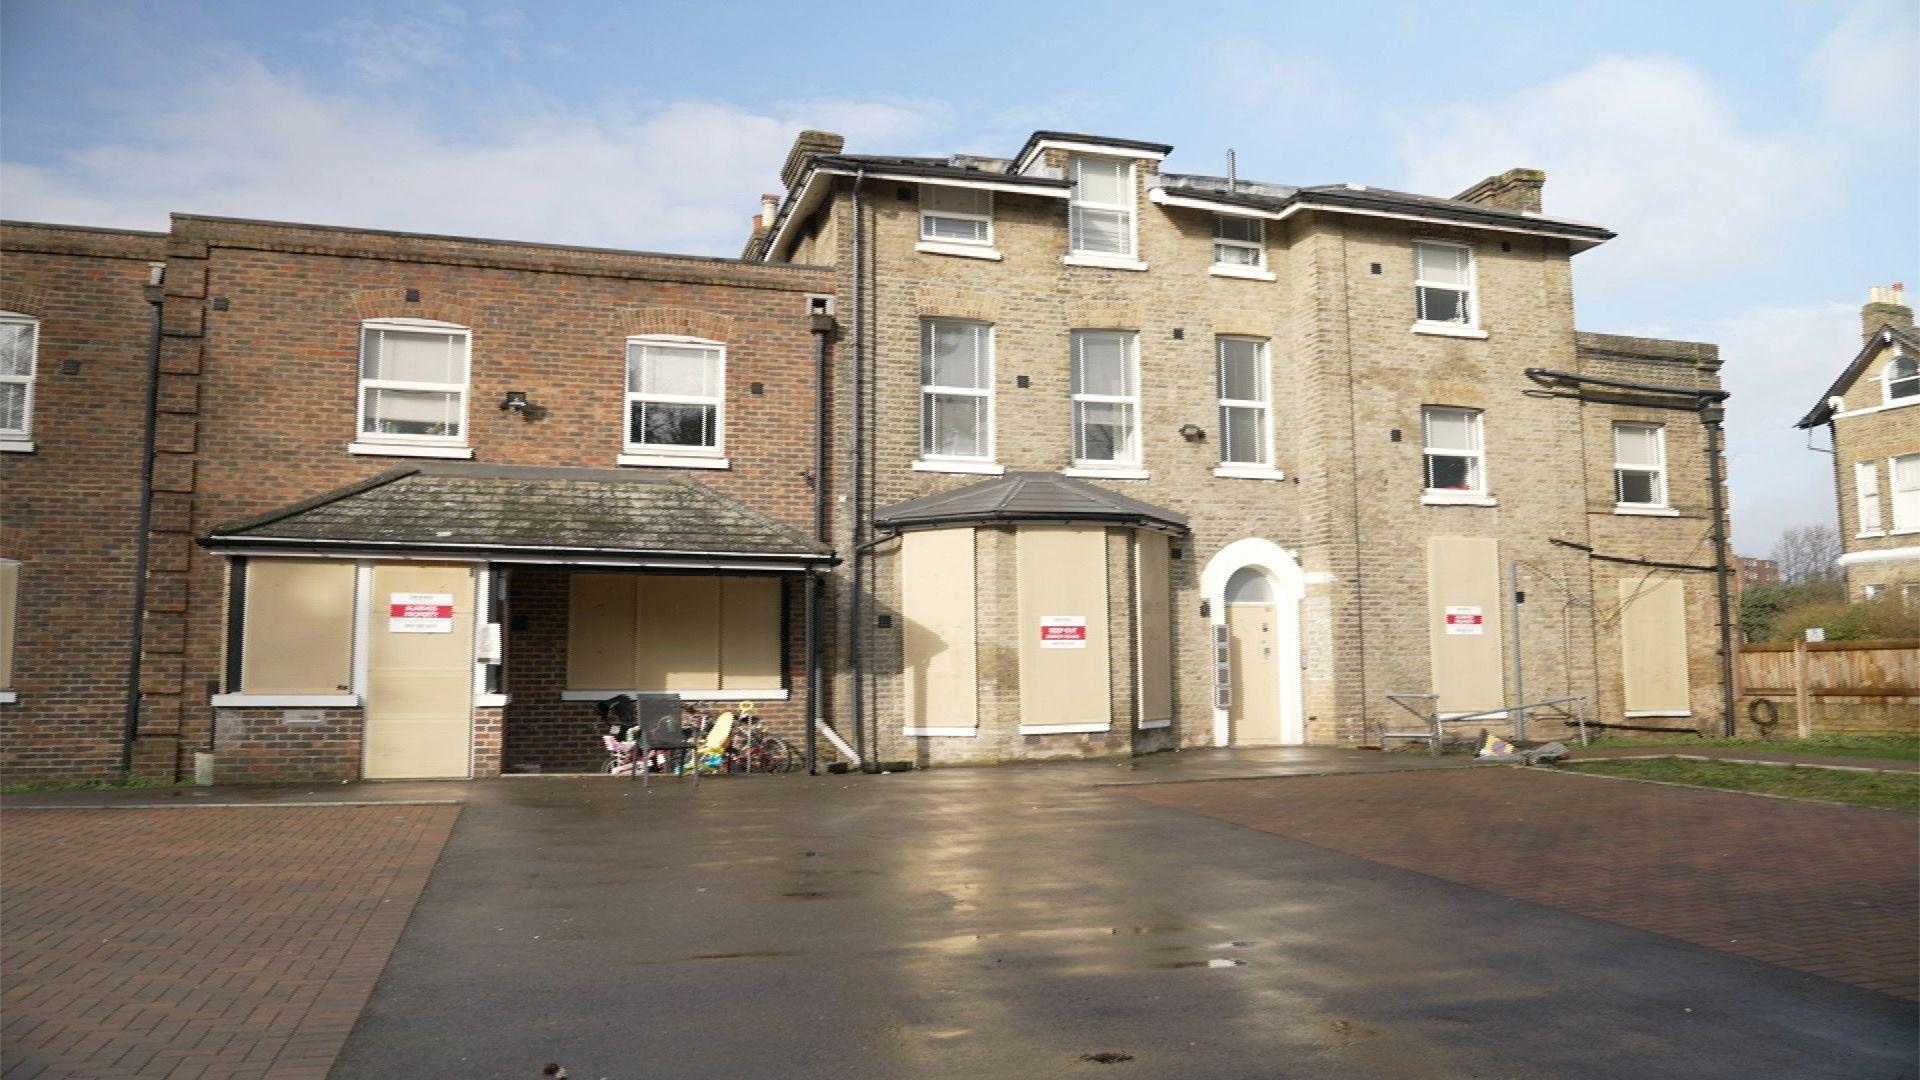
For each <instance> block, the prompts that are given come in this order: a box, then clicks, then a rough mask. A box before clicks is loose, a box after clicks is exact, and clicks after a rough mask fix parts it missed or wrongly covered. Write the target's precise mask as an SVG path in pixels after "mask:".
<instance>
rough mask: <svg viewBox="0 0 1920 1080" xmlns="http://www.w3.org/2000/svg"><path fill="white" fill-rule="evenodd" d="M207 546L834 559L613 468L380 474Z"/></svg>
mask: <svg viewBox="0 0 1920 1080" xmlns="http://www.w3.org/2000/svg"><path fill="white" fill-rule="evenodd" d="M202 543H204V544H206V545H207V546H209V547H261V546H269V547H281V546H284V547H302V548H308V549H311V548H314V547H327V548H343V549H344V548H352V549H358V550H374V551H378V550H406V551H409V552H434V551H444V552H447V553H459V554H464V555H475V554H482V553H494V554H497V555H498V556H500V557H502V558H507V557H510V556H511V555H512V554H514V553H516V552H517V553H522V554H532V553H540V554H543V555H566V554H578V555H588V554H591V555H596V556H608V555H614V556H639V555H645V556H648V557H650V558H658V559H665V560H668V561H672V560H676V559H678V560H685V561H688V562H693V563H704V562H708V561H711V560H712V559H713V558H715V557H720V556H749V557H751V558H753V559H759V560H764V559H771V560H776V561H782V562H792V563H796V564H805V563H830V562H833V561H835V560H834V557H833V552H832V551H831V550H830V549H829V548H827V547H825V546H824V545H821V544H819V543H816V542H814V541H813V540H811V539H809V538H808V537H806V536H805V535H803V534H801V533H800V532H798V531H796V530H794V529H790V528H788V527H787V526H785V525H782V524H780V523H779V522H777V521H774V520H772V519H771V518H768V517H766V516H765V515H763V514H761V513H759V512H757V511H754V510H751V509H749V508H748V507H746V506H744V505H742V504H740V503H738V502H736V501H734V500H733V499H730V498H727V497H726V496H724V495H722V494H720V493H719V492H717V491H714V490H713V489H712V488H709V487H706V486H705V485H703V484H698V483H694V482H692V481H688V480H682V479H678V478H674V477H666V476H658V475H651V476H650V475H644V474H635V473H632V472H629V471H626V470H618V469H564V468H528V467H516V466H504V465H476V464H471V463H465V462H447V463H439V462H436V463H432V464H421V465H410V466H403V467H401V468H396V469H389V470H387V471H386V472H383V473H380V474H379V475H377V476H374V477H371V478H369V479H367V480H364V481H361V482H360V483H358V484H353V485H350V486H348V487H344V488H340V489H338V490H336V491H330V492H328V493H326V494H324V495H320V496H317V497H315V498H312V499H308V500H305V501H303V502H299V503H295V504H293V505H291V506H286V507H282V508H281V509H279V510H275V511H273V512H271V513H268V514H261V515H259V516H256V517H251V518H246V519H242V520H239V521H230V522H227V523H225V524H223V525H220V526H218V527H217V528H215V529H214V530H213V532H212V535H210V536H209V537H207V539H206V540H204V541H202Z"/></svg>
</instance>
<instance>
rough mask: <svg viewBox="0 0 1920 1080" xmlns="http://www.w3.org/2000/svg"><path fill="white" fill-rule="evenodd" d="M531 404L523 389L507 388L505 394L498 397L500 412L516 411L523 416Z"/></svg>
mask: <svg viewBox="0 0 1920 1080" xmlns="http://www.w3.org/2000/svg"><path fill="white" fill-rule="evenodd" d="M531 406H532V403H531V402H529V401H528V400H527V392H526V391H525V390H509V391H507V396H506V397H504V398H501V399H500V411H501V412H517V413H519V414H521V415H522V416H524V415H526V412H527V409H528V408H530V407H531Z"/></svg>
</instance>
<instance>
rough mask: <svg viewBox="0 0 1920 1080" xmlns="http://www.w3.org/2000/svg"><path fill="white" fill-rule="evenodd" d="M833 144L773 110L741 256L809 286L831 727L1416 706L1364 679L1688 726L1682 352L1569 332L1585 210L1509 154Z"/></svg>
mask: <svg viewBox="0 0 1920 1080" xmlns="http://www.w3.org/2000/svg"><path fill="white" fill-rule="evenodd" d="M844 149H845V147H844V143H843V140H841V139H840V138H839V137H838V136H835V135H832V134H830V133H825V132H807V133H803V134H802V135H801V136H800V137H799V139H798V140H797V142H796V144H795V146H794V148H793V151H792V153H791V154H790V155H789V158H788V160H787V163H786V167H785V169H784V171H783V177H782V179H783V182H784V184H785V187H786V192H785V194H784V196H769V197H768V198H767V199H766V200H764V205H763V213H762V215H761V217H760V218H759V219H757V220H756V229H755V231H754V234H753V236H752V238H751V239H750V240H749V242H748V245H747V249H746V253H747V254H748V255H750V256H755V257H758V258H761V259H764V260H765V261H767V262H769V263H776V264H777V263H783V262H789V261H791V262H797V263H806V264H829V265H831V266H833V267H834V269H835V273H836V275H837V282H838V287H837V290H836V292H837V294H838V301H839V304H840V309H841V310H840V321H841V323H842V325H843V326H844V327H845V328H846V330H847V338H846V340H845V341H844V342H843V346H842V351H843V354H844V358H843V360H842V362H841V363H840V364H839V365H838V366H837V367H836V380H837V381H836V384H835V387H834V389H833V395H834V400H835V403H836V406H835V409H834V423H835V427H834V432H833V449H834V469H835V488H836V490H839V491H842V492H844V493H845V494H846V496H847V498H846V500H845V502H844V503H840V504H836V509H837V510H838V511H840V512H837V513H836V517H835V531H834V543H835V546H836V548H837V549H838V550H840V551H842V552H845V553H849V558H850V563H851V565H850V566H848V567H847V568H845V569H844V570H843V571H841V572H840V573H838V574H836V582H837V591H836V602H837V608H836V616H837V619H838V622H839V624H840V625H841V626H842V627H854V628H857V630H856V631H855V633H854V634H852V635H850V637H849V639H848V640H847V642H846V647H845V648H843V649H842V650H841V651H840V652H839V653H838V654H837V657H836V659H837V662H838V663H839V665H840V666H839V669H838V671H837V676H838V680H839V683H838V692H837V694H836V717H837V718H838V719H839V721H840V722H841V723H842V724H843V725H845V726H847V727H851V728H852V729H854V730H855V731H856V732H858V733H859V735H860V736H861V738H862V740H863V747H862V748H863V750H864V752H865V753H866V754H868V755H870V756H871V757H873V758H877V759H879V760H883V761H885V760H894V759H912V760H918V761H921V762H939V761H948V760H994V759H1004V758H1009V757H1052V756H1083V755H1098V754H1108V753H1124V752H1129V751H1139V750H1149V749H1155V748H1162V747H1169V746H1196V745H1232V744H1258V743H1301V742H1311V743H1320V744H1333V743H1356V742H1363V741H1371V740H1372V739H1374V738H1376V737H1377V735H1378V732H1379V731H1380V729H1381V728H1382V727H1383V726H1385V727H1396V728H1397V727H1407V726H1416V725H1411V724H1405V723H1403V721H1405V720H1406V719H1407V718H1406V717H1404V716H1402V715H1401V714H1400V713H1399V712H1398V711H1397V707H1396V706H1394V705H1393V704H1392V703H1390V702H1389V700H1388V699H1387V697H1386V695H1387V694H1389V693H1404V694H1424V693H1432V694H1436V695H1437V696H1438V708H1439V709H1440V711H1442V712H1443V713H1447V714H1456V715H1457V714H1463V713H1477V712H1481V711H1483V710H1500V709H1502V708H1503V707H1504V706H1506V705H1508V704H1512V703H1514V702H1515V701H1516V700H1539V699H1544V698H1548V697H1567V696H1581V697H1584V698H1585V699H1586V702H1585V706H1586V708H1587V709H1588V710H1589V712H1590V714H1591V715H1596V716H1600V717H1603V718H1611V719H1613V720H1615V721H1619V720H1621V719H1623V718H1625V719H1628V720H1636V719H1640V718H1655V719H1653V720H1652V723H1654V724H1655V725H1662V726H1671V725H1675V724H1679V725H1686V724H1689V723H1691V724H1699V725H1702V726H1705V725H1707V724H1709V723H1712V724H1715V725H1717V724H1718V723H1720V720H1721V718H1720V716H1719V712H1720V704H1719V703H1720V688H1721V679H1722V674H1721V672H1722V666H1721V663H1720V657H1719V655H1718V638H1719V633H1718V630H1719V621H1718V618H1717V615H1716V610H1715V607H1716V595H1715V594H1716V590H1715V586H1714V581H1713V575H1712V574H1711V573H1703V572H1701V571H1702V570H1703V569H1710V568H1711V567H1712V565H1713V564H1714V561H1715V560H1714V553H1715V543H1714V538H1713V532H1714V530H1713V528H1712V525H1713V517H1712V513H1711V507H1712V505H1713V499H1712V497H1711V496H1712V492H1711V486H1710V485H1709V483H1708V480H1707V474H1708V458H1707V443H1706V439H1707V431H1706V428H1705V427H1704V426H1703V425H1702V423H1701V422H1700V421H1699V417H1700V415H1702V413H1701V407H1702V406H1703V405H1710V404H1716V403H1717V400H1718V398H1720V397H1722V396H1724V395H1722V394H1719V392H1718V390H1717V388H1718V366H1719V361H1718V355H1717V350H1716V349H1715V348H1714V347H1713V346H1711V345H1701V344H1694V343H1686V342H1668V341H1651V340H1644V339H1634V338H1622V337H1616V336H1609V335H1599V334H1586V333H1578V332H1576V330H1575V327H1574V319H1573V286H1572V264H1571V260H1572V256H1573V255H1575V254H1577V253H1578V252H1580V251H1583V250H1586V249H1588V248H1591V247H1593V246H1595V245H1597V244H1600V243H1602V242H1604V241H1606V240H1607V239H1608V238H1610V237H1611V235H1612V234H1611V233H1609V232H1607V231H1606V230H1604V229H1601V228H1598V227H1595V226H1592V225H1586V224H1582V223H1578V222H1572V221H1566V220H1561V219H1556V218H1553V217H1550V216H1547V215H1545V214H1543V213H1542V211H1541V202H1540V200H1541V189H1542V184H1543V181H1544V176H1543V175H1542V174H1540V173H1538V172H1535V171H1532V170H1524V169H1521V170H1513V171H1511V172H1508V173H1505V174H1503V175H1501V176H1497V177H1492V178H1489V179H1488V180H1486V181H1484V182H1482V183H1480V184H1476V185H1474V186H1473V187H1472V188H1470V189H1469V190H1467V191H1465V192H1462V193H1461V194H1460V195H1459V196H1456V197H1454V198H1431V197H1426V196H1415V195H1406V194H1402V193H1397V192H1388V191H1380V190H1376V189H1370V188H1366V187H1363V186H1360V185H1340V186H1331V187H1319V188H1296V187H1287V186H1281V185H1275V184H1264V183H1251V182H1245V181H1239V180H1236V179H1233V178H1223V177H1212V176H1194V175H1177V174H1170V173H1165V172H1163V171H1162V169H1161V162H1162V160H1163V159H1164V158H1165V156H1166V154H1167V152H1168V151H1169V149H1170V148H1169V147H1167V146H1165V145H1160V144H1154V143H1147V142H1141V141H1137V140H1127V139H1111V138H1104V137H1094V136H1088V135H1078V134H1068V133H1058V132H1044V131H1043V132H1036V133H1035V134H1034V135H1033V136H1032V137H1031V138H1030V139H1029V140H1028V141H1027V143H1026V145H1025V146H1023V147H1021V148H1020V149H1019V151H1018V152H1017V153H1016V154H1014V155H1013V156H1012V157H1009V158H987V157H976V156H964V155H954V156H951V157H944V158H910V157H893V156H880V155H855V154H847V153H845V152H844ZM1594 380H1603V381H1611V382H1613V383H1619V384H1626V386H1625V387H1624V388H1623V387H1621V386H1608V385H1605V383H1604V382H1595V381H1594ZM1647 385H1651V386H1658V387H1666V388H1671V389H1672V390H1674V391H1675V392H1672V393H1657V392H1656V393H1648V392H1641V391H1638V390H1635V389H1633V387H1640V386H1647ZM1712 412H1713V410H1708V414H1709V415H1710V414H1711V413H1712ZM1516 566H1517V571H1516V569H1515V568H1516ZM1516 573H1517V574H1518V577H1517V580H1518V582H1519V585H1520V590H1521V591H1523V592H1525V593H1526V602H1525V603H1524V605H1522V606H1520V607H1518V608H1517V615H1518V618H1519V621H1520V626H1519V630H1518V634H1517V637H1516V636H1515V635H1514V631H1513V625H1512V622H1511V620H1512V619H1514V618H1515V616H1516V608H1515V606H1514V605H1513V604H1512V603H1510V602H1509V601H1510V596H1509V584H1510V583H1511V582H1512V581H1514V580H1516V578H1515V577H1514V575H1515V574H1516ZM1516 641H1517V642H1518V646H1519V650H1518V651H1519V656H1517V657H1516V655H1515V647H1514V646H1515V642H1516ZM1488 722H1489V723H1492V721H1488ZM1640 722H1642V723H1645V722H1647V721H1646V720H1641V721H1640Z"/></svg>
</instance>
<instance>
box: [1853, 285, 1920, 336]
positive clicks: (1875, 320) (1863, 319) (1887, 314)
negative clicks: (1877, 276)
mask: <svg viewBox="0 0 1920 1080" xmlns="http://www.w3.org/2000/svg"><path fill="white" fill-rule="evenodd" d="M1883 326H1891V327H1893V328H1894V329H1896V330H1911V329H1913V309H1912V308H1910V307H1908V306H1907V287H1906V286H1905V285H1904V284H1902V283H1900V282H1898V281H1896V282H1894V283H1893V284H1891V285H1875V286H1874V287H1872V288H1870V289H1868V290H1867V303H1866V306H1865V307H1863V308H1861V309H1860V337H1861V340H1862V341H1866V340H1871V339H1872V337H1873V335H1875V334H1877V333H1879V332H1880V328H1881V327H1883Z"/></svg>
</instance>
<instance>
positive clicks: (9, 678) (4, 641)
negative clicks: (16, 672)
mask: <svg viewBox="0 0 1920 1080" xmlns="http://www.w3.org/2000/svg"><path fill="white" fill-rule="evenodd" d="M19 604H20V564H19V563H17V562H14V561H13V560H11V559H0V690H11V689H13V637H14V630H13V626H14V611H15V609H16V608H18V607H19Z"/></svg>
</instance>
